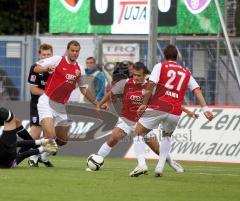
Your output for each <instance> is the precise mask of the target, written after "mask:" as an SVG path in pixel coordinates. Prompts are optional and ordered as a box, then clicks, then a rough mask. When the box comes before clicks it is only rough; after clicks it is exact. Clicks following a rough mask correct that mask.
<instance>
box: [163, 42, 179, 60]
mask: <svg viewBox="0 0 240 201" xmlns="http://www.w3.org/2000/svg"><path fill="white" fill-rule="evenodd" d="M164 56H165V58H166V60H173V61H177V56H178V51H177V48H176V47H175V46H174V45H168V46H167V47H166V48H165V49H164Z"/></svg>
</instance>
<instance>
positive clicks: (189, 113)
mask: <svg viewBox="0 0 240 201" xmlns="http://www.w3.org/2000/svg"><path fill="white" fill-rule="evenodd" d="M182 111H183V112H185V113H186V114H187V115H188V116H189V117H192V118H194V119H197V118H198V117H199V115H198V114H196V113H195V112H192V111H190V110H188V109H187V108H185V107H182Z"/></svg>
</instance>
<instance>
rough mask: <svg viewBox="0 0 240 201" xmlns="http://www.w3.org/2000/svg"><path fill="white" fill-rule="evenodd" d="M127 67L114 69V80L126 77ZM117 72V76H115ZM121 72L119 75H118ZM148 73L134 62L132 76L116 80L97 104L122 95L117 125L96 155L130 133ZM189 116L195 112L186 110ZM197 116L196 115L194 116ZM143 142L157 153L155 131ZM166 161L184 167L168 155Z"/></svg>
mask: <svg viewBox="0 0 240 201" xmlns="http://www.w3.org/2000/svg"><path fill="white" fill-rule="evenodd" d="M127 73H128V69H119V71H118V70H117V69H116V70H115V72H114V74H113V75H114V76H113V78H115V79H114V81H115V80H116V79H119V78H126V77H127V76H128V74H127ZM116 74H117V76H115V75H116ZM120 74H121V75H120ZM147 74H149V71H148V69H147V68H146V67H145V66H144V64H143V63H141V62H136V63H135V64H134V65H133V69H132V76H133V78H127V79H122V80H117V81H118V82H116V83H115V84H114V85H113V87H112V89H111V91H109V92H108V93H107V94H106V95H105V96H104V98H103V99H102V101H101V102H100V103H99V104H97V106H96V107H97V109H100V107H101V106H102V105H103V104H105V103H107V102H108V101H110V99H111V97H112V96H116V95H122V111H121V114H120V118H119V120H118V123H117V125H116V126H115V128H114V129H113V130H112V134H111V136H110V137H109V139H108V140H107V142H105V143H104V144H103V145H102V146H101V148H100V149H99V151H98V153H97V154H98V155H100V156H102V157H106V156H107V155H108V154H109V153H110V151H111V150H112V148H113V147H114V146H115V145H116V144H117V143H118V142H119V141H120V140H121V139H122V138H124V137H125V136H126V135H130V134H131V133H132V132H133V130H134V128H135V124H136V122H137V121H138V119H139V117H138V116H137V109H138V107H139V106H140V105H141V104H142V100H143V91H144V87H145V86H146V83H147V81H146V76H147ZM186 112H188V114H189V115H190V116H194V115H195V113H193V112H191V111H189V110H186ZM196 117H197V116H196ZM144 141H145V143H146V144H147V145H148V146H149V147H150V148H151V149H152V150H153V151H154V152H155V153H156V154H157V155H159V143H158V140H157V138H156V135H155V133H153V132H152V131H150V132H149V133H148V135H147V136H146V137H145V138H144ZM167 162H168V164H169V165H170V167H172V168H173V169H174V170H175V171H177V172H183V171H184V169H183V168H182V166H181V165H180V164H178V163H177V162H175V161H174V160H173V159H172V158H171V157H170V155H168V156H167Z"/></svg>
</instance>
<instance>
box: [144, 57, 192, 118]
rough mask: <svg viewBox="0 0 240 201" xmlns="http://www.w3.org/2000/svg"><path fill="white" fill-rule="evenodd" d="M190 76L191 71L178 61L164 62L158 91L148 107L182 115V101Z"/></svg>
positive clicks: (157, 87)
mask: <svg viewBox="0 0 240 201" xmlns="http://www.w3.org/2000/svg"><path fill="white" fill-rule="evenodd" d="M151 76H152V75H151ZM151 76H150V80H151ZM190 77H191V72H190V71H189V70H188V69H187V68H185V67H182V66H181V65H179V64H177V63H176V62H173V61H167V62H164V63H162V65H161V66H160V77H159V79H158V80H159V81H158V83H157V86H156V91H155V93H154V95H153V96H152V97H151V98H150V100H149V103H148V104H149V105H148V107H149V108H152V109H155V110H160V111H164V112H167V113H170V114H174V115H181V113H182V103H183V100H184V95H185V92H186V89H187V87H188V83H189V80H190Z"/></svg>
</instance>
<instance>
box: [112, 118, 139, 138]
mask: <svg viewBox="0 0 240 201" xmlns="http://www.w3.org/2000/svg"><path fill="white" fill-rule="evenodd" d="M115 127H117V128H120V129H122V130H123V131H124V133H126V134H127V135H130V134H131V133H132V132H133V131H134V129H135V127H136V122H134V121H130V120H128V119H126V118H124V117H120V118H118V122H117V124H116V126H115Z"/></svg>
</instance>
